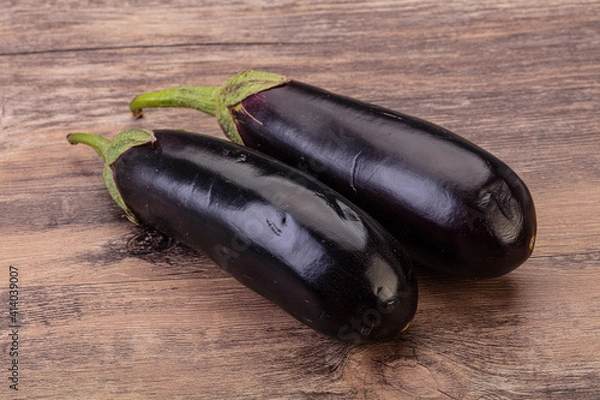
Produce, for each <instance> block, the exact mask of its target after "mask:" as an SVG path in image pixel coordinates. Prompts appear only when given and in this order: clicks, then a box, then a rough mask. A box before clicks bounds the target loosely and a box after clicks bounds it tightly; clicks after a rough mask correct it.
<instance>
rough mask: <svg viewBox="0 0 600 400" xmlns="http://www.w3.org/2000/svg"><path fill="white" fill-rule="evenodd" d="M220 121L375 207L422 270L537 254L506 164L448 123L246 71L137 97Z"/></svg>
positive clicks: (479, 266) (523, 193)
mask: <svg viewBox="0 0 600 400" xmlns="http://www.w3.org/2000/svg"><path fill="white" fill-rule="evenodd" d="M130 106H131V110H132V111H133V112H134V114H136V115H141V110H142V109H143V108H148V107H189V108H194V109H197V110H200V111H203V112H206V113H209V114H212V115H215V116H216V117H217V120H218V122H219V124H220V125H221V127H222V129H223V131H224V132H225V134H226V135H227V137H229V138H230V139H231V140H232V141H234V142H237V143H241V144H244V145H245V146H248V147H251V148H254V149H257V150H259V151H261V152H263V153H265V154H268V155H270V156H272V157H275V158H278V159H279V160H282V161H284V162H285V163H287V164H289V165H292V166H294V167H298V168H301V169H304V170H306V171H307V172H308V173H310V174H312V175H314V176H315V177H317V178H318V179H319V180H321V181H322V182H324V183H326V184H327V185H329V186H330V187H332V188H334V189H335V190H337V191H338V192H340V193H341V194H343V195H344V196H346V197H347V198H349V199H350V200H351V201H352V202H354V203H355V204H357V205H358V206H360V207H361V208H362V209H364V210H365V211H367V212H368V213H369V214H370V215H372V216H373V217H374V218H375V219H376V220H378V221H379V222H380V223H381V224H382V225H383V226H384V227H386V228H387V229H388V230H389V231H390V232H391V233H392V234H393V235H394V236H395V237H396V239H398V240H399V241H400V242H401V243H402V244H403V246H404V247H405V248H406V249H407V250H408V252H409V254H410V255H411V257H412V258H413V259H414V260H415V261H416V262H418V263H420V264H423V265H425V266H428V267H430V268H433V269H435V270H438V271H441V272H443V273H447V274H451V275H458V276H466V277H474V278H489V277H495V276H499V275H503V274H506V273H508V272H510V271H512V270H514V269H515V268H517V267H518V266H519V265H521V264H522V263H523V262H525V260H527V258H528V257H529V256H530V255H531V253H532V251H533V247H534V242H535V237H536V229H537V228H536V226H537V225H536V214H535V208H534V204H533V199H532V197H531V194H530V192H529V190H528V188H527V186H526V185H525V183H524V182H523V181H522V180H521V179H520V178H519V176H517V174H516V173H515V172H514V171H513V170H512V169H511V168H510V167H508V166H507V165H506V164H505V163H504V162H502V161H500V160H499V159H498V158H496V157H495V156H493V155H492V154H490V153H489V152H487V151H485V150H483V149H481V148H480V147H478V146H476V145H475V144H473V143H471V142H469V141H468V140H466V139H464V138H462V137H460V136H458V135H456V134H454V133H452V132H450V131H448V130H447V129H444V128H442V127H440V126H437V125H435V124H432V123H430V122H427V121H424V120H422V119H419V118H415V117H412V116H409V115H406V114H402V113H399V112H396V111H392V110H388V109H385V108H382V107H378V106H375V105H372V104H368V103H364V102H361V101H358V100H355V99H351V98H348V97H345V96H340V95H337V94H334V93H331V92H328V91H325V90H323V89H320V88H317V87H314V86H311V85H307V84H304V83H301V82H298V81H295V80H291V79H288V78H286V77H284V76H281V75H277V74H271V73H265V72H257V71H247V72H244V73H241V74H239V75H236V76H235V77H233V78H232V79H230V80H229V81H227V82H226V83H225V84H224V85H223V86H221V87H204V86H193V87H185V88H174V89H167V90H164V91H161V92H155V93H146V94H143V95H140V96H138V97H136V98H135V99H134V100H133V101H132V102H131V105H130Z"/></svg>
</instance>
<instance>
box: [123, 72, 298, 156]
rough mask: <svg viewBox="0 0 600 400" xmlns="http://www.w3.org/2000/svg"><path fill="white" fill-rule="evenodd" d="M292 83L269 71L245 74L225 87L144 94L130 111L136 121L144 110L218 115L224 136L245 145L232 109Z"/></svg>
mask: <svg viewBox="0 0 600 400" xmlns="http://www.w3.org/2000/svg"><path fill="white" fill-rule="evenodd" d="M289 81H290V79H289V78H286V77H285V76H282V75H278V74H273V73H270V72H261V71H244V72H242V73H239V74H237V75H235V76H234V77H232V78H231V79H229V80H228V81H227V82H225V84H224V85H223V86H187V87H178V88H171V89H165V90H161V91H159V92H150V93H144V94H141V95H139V96H137V97H135V98H134V99H133V100H132V102H131V103H130V105H129V108H130V109H131V112H132V113H133V115H134V116H135V117H136V118H139V117H141V116H142V115H143V113H142V110H143V109H144V108H154V107H185V108H192V109H195V110H198V111H201V112H203V113H206V114H209V115H212V116H216V117H217V122H218V123H219V125H220V126H221V129H222V130H223V132H224V133H225V135H226V136H227V137H228V138H229V139H230V140H231V141H233V142H235V143H238V144H243V140H242V138H241V137H240V134H239V132H238V130H237V127H236V125H235V121H234V120H233V118H232V117H231V113H230V110H231V109H232V108H233V107H235V106H236V105H238V104H239V103H241V102H242V101H244V100H245V99H247V98H248V97H250V96H252V95H254V94H257V93H260V92H262V91H264V90H268V89H272V88H274V87H277V86H281V85H284V84H286V83H288V82H289Z"/></svg>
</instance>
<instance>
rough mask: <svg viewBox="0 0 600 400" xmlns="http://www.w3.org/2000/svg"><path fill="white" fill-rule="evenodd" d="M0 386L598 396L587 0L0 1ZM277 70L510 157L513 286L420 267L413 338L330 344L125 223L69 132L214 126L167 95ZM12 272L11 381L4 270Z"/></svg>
mask: <svg viewBox="0 0 600 400" xmlns="http://www.w3.org/2000/svg"><path fill="white" fill-rule="evenodd" d="M0 6H1V7H2V10H3V12H2V13H0V71H1V72H0V88H1V89H0V90H1V91H0V185H1V186H0V187H1V188H2V191H0V239H1V243H2V245H1V247H0V287H2V288H3V289H2V291H1V292H0V302H1V303H0V304H2V305H1V306H0V310H1V312H2V315H3V317H2V318H1V319H0V338H1V339H0V371H4V372H0V382H2V383H0V398H7V399H54V398H56V399H81V398H85V399H95V398H98V399H107V398H111V399H150V398H157V399H162V398H170V399H224V398H227V399H283V398H285V399H317V398H319V399H320V398H323V399H405V398H406V399H411V398H415V399H416V398H419V399H520V398H523V399H525V398H527V399H530V398H536V399H597V398H600V389H598V387H599V385H598V383H599V382H600V294H599V291H598V288H599V287H600V269H599V267H600V248H599V246H598V243H599V239H600V213H599V212H598V211H600V210H599V199H600V136H599V135H600V107H599V104H600V103H599V98H600V83H599V82H600V24H599V22H598V12H599V11H600V7H599V5H598V2H597V1H591V0H588V1H585V0H582V1H562V0H553V1H544V2H542V1H539V0H528V1H523V2H511V1H500V2H497V1H496V2H492V1H483V2H471V1H466V0H465V1H456V2H434V1H431V0H424V1H408V0H403V1H387V0H377V1H368V2H367V1H358V2H349V1H343V0H339V1H328V2H324V1H316V0H313V1H306V2H292V1H279V2H267V1H260V0H247V1H235V2H204V1H200V2H198V1H189V0H177V1H171V2H162V1H143V2H142V1H120V2H116V1H111V0H108V1H104V2H92V1H83V2H70V1H52V2H47V3H46V4H44V5H40V4H39V2H34V1H30V0H22V1H18V2H16V1H0ZM248 68H252V69H266V70H270V71H274V72H280V73H284V74H287V75H289V76H292V77H294V78H297V79H299V80H302V81H305V82H309V83H312V84H315V85H318V86H322V87H324V88H327V89H330V90H333V91H337V92H339V93H343V94H346V95H350V96H354V97H357V98H360V99H362V100H366V101H371V102H374V103H377V104H380V105H383V106H386V107H390V108H393V109H396V110H399V111H403V112H406V113H408V114H412V115H416V116H419V117H422V118H425V119H428V120H431V121H432V122H435V123H438V124H440V125H443V126H446V127H447V128H449V129H452V130H454V131H455V132H457V133H459V134H461V135H463V136H464V137H466V138H468V139H470V140H472V141H474V142H476V143H478V144H479V145H481V146H482V147H484V148H486V149H487V150H489V151H491V152H493V153H494V154H496V155H498V156H499V157H500V158H502V159H503V160H505V161H506V162H507V163H508V164H509V165H511V166H512V167H513V168H514V169H515V170H516V171H517V172H518V173H519V174H520V175H521V176H522V177H523V179H524V180H525V181H526V182H527V184H528V186H529V187H530V189H531V191H532V193H533V195H534V199H535V201H536V205H537V210H538V219H539V229H540V231H539V239H538V242H537V248H536V250H535V252H534V256H533V257H532V258H531V259H530V261H528V262H527V263H526V264H525V265H523V266H522V267H521V268H519V269H518V270H516V271H514V272H513V273H511V274H509V275H508V276H505V277H501V278H498V279H493V280H489V281H476V282H473V281H464V280H458V279H449V278H448V277H443V276H438V275H435V274H431V273H429V272H427V271H420V272H419V278H420V280H419V282H420V291H421V293H420V304H419V310H418V314H417V318H416V319H415V321H414V324H413V325H412V326H411V328H410V329H409V330H408V331H407V332H406V333H405V334H403V335H402V336H400V337H398V339H397V340H395V341H392V342H387V343H380V344H373V345H365V346H351V345H347V344H343V343H339V342H337V341H335V340H333V339H328V338H324V337H322V336H321V335H319V334H317V333H315V332H313V331H311V330H310V329H309V328H306V327H305V326H303V325H301V324H300V323H298V322H296V321H295V320H293V319H292V318H291V317H289V316H288V315H287V314H285V313H284V312H282V311H280V310H279V309H277V308H276V307H275V306H273V305H272V304H270V303H268V302H267V301H265V300H263V299H262V298H260V297H258V296H257V295H255V294H254V293H253V292H251V291H250V290H248V289H246V288H245V287H243V286H241V285H240V284H239V283H237V282H236V281H235V280H234V279H233V278H231V277H230V276H228V275H227V274H226V273H225V272H223V271H221V270H220V269H218V268H217V267H216V266H215V265H214V264H212V263H211V262H210V261H208V260H207V259H206V258H205V257H204V256H203V255H202V254H198V253H197V252H194V251H191V250H189V249H186V248H184V247H182V246H179V245H175V246H173V243H171V242H169V241H168V240H166V239H165V238H164V237H161V236H160V235H159V234H157V233H155V232H148V231H145V230H143V229H141V228H136V227H134V226H132V225H131V224H130V223H128V222H127V221H126V220H125V219H124V218H123V217H122V215H121V213H120V212H119V210H118V209H117V207H116V206H115V205H114V204H113V203H112V201H111V199H110V197H109V196H108V194H107V193H106V191H105V189H104V188H103V186H102V182H101V179H100V170H101V162H100V160H99V159H97V157H95V155H94V154H93V152H91V151H90V150H89V149H86V148H80V147H70V146H68V144H67V142H66V140H65V136H66V134H67V133H69V132H72V131H82V130H83V131H89V132H92V133H101V134H104V135H107V136H110V137H113V136H114V135H116V133H117V132H119V131H121V130H124V129H127V128H130V127H155V128H167V127H168V128H185V129H190V130H194V131H200V132H204V133H208V134H213V135H217V136H222V134H221V133H220V131H219V130H218V127H217V125H216V122H215V121H213V120H212V119H211V118H209V117H206V116H202V115H200V114H198V113H197V112H193V111H190V110H160V111H159V110H150V111H148V112H147V113H146V118H144V119H141V120H133V119H132V118H131V116H130V114H129V112H128V108H127V105H128V102H129V101H130V100H131V98H132V97H133V96H134V95H135V94H137V93H140V92H144V91H149V90H155V89H159V88H163V87H169V86H177V85H194V84H206V85H211V84H214V85H216V84H220V83H222V82H223V81H224V80H225V79H226V78H228V77H229V76H231V75H232V74H234V73H236V72H238V71H240V70H243V69H248ZM11 265H12V266H15V267H18V271H19V272H18V273H19V284H20V288H19V299H20V301H19V312H20V313H19V323H20V328H19V358H18V359H19V366H20V369H19V391H18V392H17V391H14V390H10V389H9V387H8V382H9V381H8V377H9V374H10V372H9V371H8V368H10V366H11V365H10V363H11V357H10V356H9V352H10V347H11V342H10V340H9V339H10V337H9V333H10V332H11V331H10V328H9V325H10V319H9V318H8V308H9V292H8V284H9V266H11Z"/></svg>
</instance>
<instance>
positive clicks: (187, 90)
mask: <svg viewBox="0 0 600 400" xmlns="http://www.w3.org/2000/svg"><path fill="white" fill-rule="evenodd" d="M219 89H220V87H219V86H185V87H177V88H170V89H165V90H161V91H158V92H149V93H143V94H140V95H138V96H136V97H135V98H134V99H133V100H132V101H131V103H130V104H129V109H130V110H131V112H132V113H133V116H134V117H135V118H141V117H142V116H143V109H144V108H155V107H184V108H193V109H195V110H198V111H201V112H203V113H206V114H209V115H212V116H215V115H216V114H217V106H216V102H215V98H216V93H217V92H218V91H219Z"/></svg>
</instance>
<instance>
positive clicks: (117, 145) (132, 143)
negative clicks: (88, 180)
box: [67, 129, 156, 224]
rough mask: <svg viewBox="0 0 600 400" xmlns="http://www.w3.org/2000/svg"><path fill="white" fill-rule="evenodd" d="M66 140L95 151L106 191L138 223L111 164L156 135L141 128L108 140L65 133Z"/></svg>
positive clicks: (153, 138) (94, 136) (150, 141)
mask: <svg viewBox="0 0 600 400" xmlns="http://www.w3.org/2000/svg"><path fill="white" fill-rule="evenodd" d="M67 140H68V141H69V143H71V144H79V143H81V144H85V145H88V146H90V147H92V148H93V149H94V150H96V153H98V155H99V156H100V157H102V159H103V160H104V170H103V171H102V177H103V178H104V184H105V185H106V188H107V189H108V193H110V196H111V197H112V198H113V200H114V201H115V203H117V205H118V206H119V207H121V209H123V211H125V215H126V216H127V218H128V219H129V220H130V221H131V222H133V223H135V224H139V221H138V219H137V217H136V216H135V215H134V214H133V212H132V211H131V210H130V209H129V208H128V207H127V205H126V204H125V202H124V201H123V198H122V197H121V194H120V193H119V190H118V189H117V185H116V184H115V179H114V177H113V173H112V169H111V166H112V165H113V164H114V163H115V161H117V159H118V158H119V157H120V156H121V154H123V153H125V152H126V151H127V150H129V149H131V148H132V147H136V146H141V145H144V144H147V143H153V142H155V141H156V137H155V136H154V133H153V132H152V131H148V130H143V129H131V130H128V131H125V132H121V133H119V135H117V137H115V138H114V139H113V141H112V142H111V141H110V140H108V139H106V138H103V137H102V136H98V135H92V134H89V133H71V134H69V135H67Z"/></svg>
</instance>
